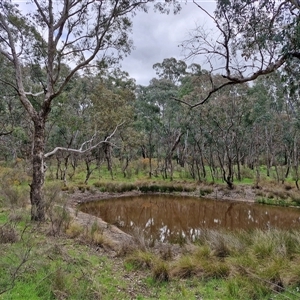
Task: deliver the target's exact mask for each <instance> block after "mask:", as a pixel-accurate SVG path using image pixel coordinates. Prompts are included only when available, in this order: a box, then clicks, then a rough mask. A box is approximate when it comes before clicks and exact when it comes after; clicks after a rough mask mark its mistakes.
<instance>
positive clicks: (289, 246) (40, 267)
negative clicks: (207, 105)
mask: <svg viewBox="0 0 300 300" xmlns="http://www.w3.org/2000/svg"><path fill="white" fill-rule="evenodd" d="M143 168H144V166H140V170H141V171H139V175H138V176H136V177H134V176H133V175H132V177H131V178H128V179H126V180H124V179H122V178H121V176H116V178H115V180H114V181H110V182H109V181H108V178H106V179H105V178H104V177H103V176H104V173H101V174H102V175H101V176H102V177H101V178H100V179H99V174H97V172H96V173H95V174H94V177H92V179H91V182H90V183H89V184H88V185H83V184H82V180H83V179H84V176H83V175H84V172H83V170H82V171H81V172H80V173H78V176H77V177H75V179H76V180H74V181H73V182H71V183H70V184H69V188H68V191H71V190H72V188H73V189H81V191H82V192H86V190H89V191H92V190H93V188H95V189H98V188H99V189H101V188H103V187H105V188H106V189H108V187H109V189H111V191H114V192H116V191H117V190H119V192H120V193H123V192H124V191H125V190H130V189H131V187H136V186H138V187H139V188H140V187H143V186H144V187H147V188H148V189H150V190H151V189H158V191H159V192H161V191H165V192H169V191H170V190H172V188H173V190H172V192H174V191H175V192H178V191H182V190H183V188H191V190H193V189H194V188H195V187H196V184H195V183H193V182H191V181H189V180H186V179H183V178H181V179H176V180H174V181H173V182H168V181H164V180H161V179H159V178H155V180H151V181H150V180H147V179H146V177H145V175H144V174H143ZM0 173H1V172H0ZM4 173H5V174H8V173H9V170H7V169H6V170H5V172H4ZM5 174H4V175H5ZM10 174H11V176H12V178H13V181H11V185H10V188H11V190H10V189H7V190H6V191H5V194H3V195H2V196H1V197H2V198H1V199H2V200H1V201H0V253H1V256H0V299H22V300H24V299H25V300H26V299H30V300H31V299H167V300H169V299H191V300H192V299H225V300H226V299H228V300H229V299H299V298H300V267H299V266H300V233H299V232H296V231H293V232H292V231H291V232H288V231H280V230H269V231H261V230H253V231H251V232H246V231H240V232H236V233H229V232H221V231H212V230H207V231H205V232H203V234H202V235H201V237H200V238H199V239H198V240H197V241H196V242H195V243H193V244H186V243H182V244H181V246H180V248H179V249H178V247H177V248H176V247H175V248H173V247H172V246H169V247H168V248H167V249H166V250H165V251H162V248H158V246H157V245H156V246H155V247H154V246H151V245H150V244H148V243H146V242H143V241H140V243H137V244H135V245H130V247H128V251H119V252H114V251H112V250H109V247H105V245H109V243H110V241H109V240H108V239H107V237H105V236H104V235H103V232H102V230H101V228H99V227H98V226H97V224H96V223H93V222H92V221H91V224H90V225H91V226H90V227H85V226H83V225H82V224H80V223H76V222H75V221H74V220H72V219H71V218H70V216H69V215H68V214H67V213H66V210H65V209H64V208H65V205H66V202H65V200H64V199H63V198H61V193H60V189H61V185H60V184H57V183H55V181H54V180H50V181H48V182H47V187H46V191H45V194H46V196H47V199H48V200H47V201H48V202H47V215H48V217H49V218H48V221H47V222H45V223H44V224H35V223H31V222H29V207H28V199H26V198H25V197H23V196H22V195H24V193H22V191H23V192H24V190H25V189H28V187H27V185H26V184H25V183H24V182H25V180H27V179H26V176H24V175H22V174H21V175H22V177H18V174H17V173H15V172H12V173H10ZM247 174H248V175H247V176H248V177H250V175H249V170H247ZM5 176H6V175H5ZM5 178H6V180H9V176H8V175H7V176H6V177H5ZM175 178H176V176H175ZM247 180H248V179H247ZM3 182H5V184H6V183H7V182H8V181H3ZM268 184H269V186H268V189H267V188H265V189H259V190H258V191H259V192H260V193H262V195H260V197H266V195H269V196H270V195H271V191H273V198H269V199H275V200H276V199H281V198H285V200H284V201H289V199H292V195H293V197H294V199H297V195H296V194H297V193H295V189H294V187H293V186H292V184H291V183H288V184H285V185H284V189H283V190H284V194H281V192H279V191H276V190H275V189H274V187H275V186H276V185H275V183H273V182H268ZM266 185H267V184H266ZM154 187H155V188H154ZM201 187H202V188H201V189H200V190H199V191H197V193H195V194H196V195H197V196H200V195H202V194H203V195H204V196H205V195H207V194H209V193H210V192H211V191H212V190H213V188H214V187H213V185H208V187H205V186H204V185H203V186H201ZM14 189H15V190H14ZM18 193H19V194H18ZM264 193H265V194H264ZM16 195H19V196H20V199H19V196H16ZM285 195H288V197H287V198H286V197H285ZM57 206H59V209H58V210H57ZM135 240H138V238H136V239H135ZM121 254H122V255H121Z"/></svg>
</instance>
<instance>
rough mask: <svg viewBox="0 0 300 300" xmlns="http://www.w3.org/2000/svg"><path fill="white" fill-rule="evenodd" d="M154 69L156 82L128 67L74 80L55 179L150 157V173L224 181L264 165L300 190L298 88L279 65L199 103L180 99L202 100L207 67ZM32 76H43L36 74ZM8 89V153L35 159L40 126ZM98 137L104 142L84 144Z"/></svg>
mask: <svg viewBox="0 0 300 300" xmlns="http://www.w3.org/2000/svg"><path fill="white" fill-rule="evenodd" d="M64 67H65V68H67V66H64ZM154 68H155V70H156V71H157V74H158V76H157V78H153V79H152V80H151V82H150V83H149V85H148V86H139V85H135V81H134V79H133V78H130V76H129V74H127V73H126V72H123V71H122V70H120V69H113V70H112V71H109V70H107V71H106V73H103V72H102V73H101V74H100V73H99V74H96V75H92V74H84V75H81V76H76V77H74V78H73V79H72V81H70V83H69V84H68V85H67V86H66V88H65V89H64V91H63V92H62V94H61V95H60V96H59V98H58V99H57V101H56V103H55V105H53V106H52V109H51V112H50V113H49V121H48V123H47V129H46V131H47V136H46V154H45V157H46V161H45V162H46V165H47V164H51V166H52V168H55V177H56V179H60V180H64V181H65V182H67V180H68V179H71V178H72V175H73V174H74V173H75V172H76V167H77V166H78V165H82V164H84V165H85V169H86V176H85V183H88V180H89V177H90V175H91V174H92V172H94V171H95V170H97V169H98V170H99V169H100V168H101V167H102V166H103V165H105V166H106V168H107V170H108V171H109V172H110V173H111V179H113V178H114V174H115V173H116V171H118V172H119V170H121V171H122V173H123V176H124V177H125V178H126V177H130V176H132V173H134V172H136V171H137V170H135V169H134V167H133V166H132V164H133V163H134V162H136V161H137V160H143V164H144V165H145V169H144V170H143V171H144V172H145V173H146V174H148V175H149V177H150V178H151V177H153V178H155V177H158V176H159V177H163V178H164V179H168V180H172V179H173V177H174V172H175V171H177V173H178V172H179V173H181V174H182V175H181V176H182V177H183V178H186V179H193V180H195V181H199V182H201V181H211V182H214V181H217V182H219V181H223V182H225V183H226V184H227V185H228V187H229V188H233V184H234V182H239V181H242V180H244V179H246V178H248V179H253V180H254V181H255V182H256V184H257V185H259V178H260V173H261V172H262V171H263V175H267V176H269V177H270V176H271V179H273V180H276V181H277V182H278V183H284V182H285V181H286V179H287V178H290V179H291V178H292V180H293V181H294V183H295V184H296V186H297V188H299V186H298V180H299V175H298V174H299V155H300V148H299V147H300V145H299V143H300V139H299V126H300V124H299V119H298V118H297V116H298V115H299V103H298V95H297V93H293V94H290V93H289V92H288V90H287V86H286V84H285V82H283V81H282V74H280V72H276V73H273V74H271V75H269V76H268V77H263V78H260V79H259V80H257V81H256V82H255V83H254V84H253V85H251V86H249V85H248V84H242V85H238V86H237V85H236V86H233V87H226V88H223V89H222V91H220V92H217V93H215V94H214V95H213V96H212V97H211V99H210V100H209V101H208V102H207V103H205V104H204V105H202V106H198V107H195V108H193V109H191V108H190V107H189V106H188V105H186V104H185V103H182V102H180V101H178V99H182V100H184V101H185V102H186V103H194V102H195V100H197V99H199V98H201V94H202V93H205V90H208V89H209V85H210V78H209V76H210V75H209V74H208V71H206V70H202V69H201V67H200V65H197V64H192V65H190V66H189V67H187V65H186V63H185V62H183V61H177V60H176V59H175V58H166V59H164V61H163V62H162V63H157V64H155V65H154ZM28 72H29V70H28ZM28 76H31V79H32V80H33V81H34V80H35V79H34V76H35V74H28ZM214 80H218V81H220V82H222V80H224V79H223V78H222V77H221V76H220V75H216V78H214ZM5 92H7V96H5V97H3V98H4V101H2V110H1V113H2V115H1V121H2V130H1V134H2V135H1V145H0V147H1V152H0V153H1V160H2V161H3V162H10V161H13V162H16V161H18V160H24V161H30V158H31V149H32V145H31V140H32V131H33V129H32V125H31V124H30V122H28V117H27V115H26V111H24V108H22V106H20V104H19V101H18V99H17V98H16V97H15V96H14V95H13V96H11V95H9V90H6V91H5V90H3V93H5ZM3 93H2V95H3ZM8 112H9V113H8ZM90 145H93V146H94V145H97V147H94V148H93V149H91V150H90V151H86V152H84V150H85V149H89V147H90ZM57 147H60V148H58V149H56V148H57ZM53 149H56V151H54V152H53V151H52V150H53ZM67 149H69V150H72V149H74V151H67ZM75 149H81V152H82V153H80V151H79V150H75ZM51 151H52V152H51ZM290 179H289V180H290Z"/></svg>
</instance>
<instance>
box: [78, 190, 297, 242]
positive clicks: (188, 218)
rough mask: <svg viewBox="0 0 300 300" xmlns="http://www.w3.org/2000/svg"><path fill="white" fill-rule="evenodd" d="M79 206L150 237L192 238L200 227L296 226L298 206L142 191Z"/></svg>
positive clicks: (173, 239)
mask: <svg viewBox="0 0 300 300" xmlns="http://www.w3.org/2000/svg"><path fill="white" fill-rule="evenodd" d="M79 209H80V210H81V211H83V212H87V213H89V214H91V215H95V216H98V217H101V218H102V219H103V220H104V221H106V222H108V223H110V224H114V225H117V226H118V227H120V228H121V229H122V230H123V231H125V232H127V233H131V232H132V230H133V229H134V228H138V229H140V230H142V231H143V232H144V234H145V235H146V236H147V237H148V238H150V239H153V240H160V241H171V242H174V241H178V239H181V238H188V239H190V240H194V239H196V238H197V237H199V235H200V234H201V231H202V230H203V229H229V230H235V229H245V230H250V229H254V228H260V229H268V228H281V229H300V210H299V209H296V208H284V207H271V206H263V205H259V204H253V203H243V202H232V201H231V202H230V201H220V200H207V199H197V198H192V197H178V196H169V195H142V196H134V197H121V198H117V199H109V200H100V201H97V202H90V203H84V204H81V205H80V207H79Z"/></svg>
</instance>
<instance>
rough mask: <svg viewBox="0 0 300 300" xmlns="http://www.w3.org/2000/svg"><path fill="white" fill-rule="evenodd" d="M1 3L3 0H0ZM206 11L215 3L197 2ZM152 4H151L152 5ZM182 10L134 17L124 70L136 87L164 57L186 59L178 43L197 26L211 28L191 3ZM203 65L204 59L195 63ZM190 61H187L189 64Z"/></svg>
mask: <svg viewBox="0 0 300 300" xmlns="http://www.w3.org/2000/svg"><path fill="white" fill-rule="evenodd" d="M0 1H1V0H0ZM13 2H15V3H18V4H19V5H20V6H21V8H23V9H25V10H28V9H29V7H28V6H27V5H26V6H24V4H25V3H26V2H28V1H27V0H13ZM197 2H198V3H199V4H201V6H203V7H204V8H205V9H206V10H207V11H209V12H211V13H212V12H213V11H214V8H215V5H216V2H215V0H206V1H205V0H198V1H197ZM150 5H151V4H149V6H150ZM181 6H182V10H181V11H180V12H179V13H178V14H176V15H174V14H173V13H170V14H168V15H167V14H161V13H159V12H154V11H153V9H151V8H150V9H149V12H148V13H144V12H137V14H136V16H135V17H134V18H133V32H132V35H131V38H132V40H133V43H134V49H133V50H132V52H131V54H130V55H129V56H128V57H126V58H125V59H124V60H123V61H122V63H121V64H122V70H124V71H127V72H128V73H129V75H130V77H132V78H134V79H136V82H137V84H141V85H148V84H149V81H150V80H151V79H152V78H153V77H156V74H155V71H154V70H153V68H152V66H153V65H154V64H155V63H161V62H162V61H163V60H164V59H165V58H171V57H175V58H176V59H177V60H179V59H182V60H183V59H184V56H183V53H182V48H181V47H179V44H180V43H182V42H183V41H184V40H185V39H187V38H188V33H189V32H190V31H191V30H193V29H194V28H195V27H196V25H205V26H206V27H207V28H212V27H213V23H212V20H211V19H209V18H208V17H207V16H206V15H205V13H204V12H203V11H201V10H200V9H199V8H198V7H197V6H196V5H195V4H194V3H192V1H191V0H186V1H184V0H183V1H182V3H181ZM194 62H196V63H200V64H201V60H200V58H199V61H194ZM190 63H191V61H187V65H189V64H190Z"/></svg>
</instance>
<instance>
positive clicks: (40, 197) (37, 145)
mask: <svg viewBox="0 0 300 300" xmlns="http://www.w3.org/2000/svg"><path fill="white" fill-rule="evenodd" d="M44 149H45V122H44V121H43V120H42V119H41V120H40V119H38V120H35V121H34V136H33V149H32V182H31V184H30V202H31V220H32V221H44V220H45V203H44V193H43V186H44V179H45V170H44Z"/></svg>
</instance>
